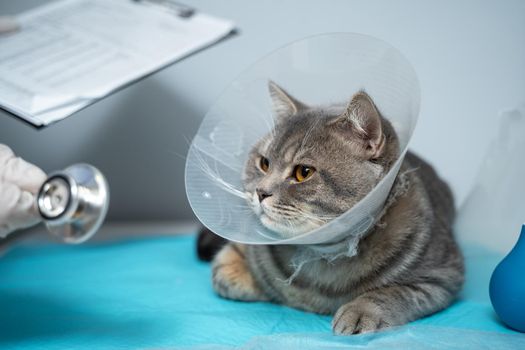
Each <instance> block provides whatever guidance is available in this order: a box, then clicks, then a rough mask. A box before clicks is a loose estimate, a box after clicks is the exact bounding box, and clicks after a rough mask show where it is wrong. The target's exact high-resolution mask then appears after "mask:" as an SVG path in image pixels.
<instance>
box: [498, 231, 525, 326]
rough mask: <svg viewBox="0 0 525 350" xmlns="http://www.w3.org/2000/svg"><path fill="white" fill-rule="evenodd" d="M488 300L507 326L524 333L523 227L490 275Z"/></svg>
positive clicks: (524, 248) (524, 250) (524, 245)
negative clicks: (509, 249) (507, 253)
mask: <svg viewBox="0 0 525 350" xmlns="http://www.w3.org/2000/svg"><path fill="white" fill-rule="evenodd" d="M490 300H491V301H492V305H493V306H494V310H496V313H497V314H498V316H499V318H500V319H501V320H502V321H503V322H504V323H505V324H506V325H507V326H509V327H510V328H513V329H515V330H517V331H520V332H525V225H523V226H522V227H521V234H520V237H519V239H518V242H517V243H516V245H515V246H514V248H513V249H512V250H511V251H510V253H509V255H507V256H506V257H505V258H504V259H503V260H502V261H501V262H500V263H499V265H498V266H497V267H496V269H495V270H494V273H493V274H492V278H491V279H490Z"/></svg>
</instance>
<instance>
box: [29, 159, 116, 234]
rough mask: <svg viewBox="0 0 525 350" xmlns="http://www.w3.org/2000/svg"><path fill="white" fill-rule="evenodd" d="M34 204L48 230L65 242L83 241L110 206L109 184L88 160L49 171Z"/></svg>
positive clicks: (93, 232)
mask: <svg viewBox="0 0 525 350" xmlns="http://www.w3.org/2000/svg"><path fill="white" fill-rule="evenodd" d="M36 205H37V208H38V211H39V213H40V215H41V216H42V219H43V220H44V224H45V226H46V227H47V230H48V231H49V232H50V233H52V234H53V235H55V236H58V237H60V238H61V239H62V240H63V241H64V242H66V243H82V242H84V241H86V240H88V239H89V238H90V237H91V236H93V235H94V234H95V232H97V230H98V229H99V228H100V226H101V225H102V222H103V221H104V218H105V216H106V213H107V210H108V206H109V187H108V183H107V181H106V179H105V177H104V175H102V173H101V172H100V171H99V170H98V169H97V168H95V167H93V166H91V165H89V164H75V165H72V166H69V167H67V168H66V169H64V170H62V171H57V172H54V173H51V174H50V175H49V176H48V178H47V180H46V181H45V182H44V184H43V185H42V186H41V187H40V190H39V192H38V195H37V198H36Z"/></svg>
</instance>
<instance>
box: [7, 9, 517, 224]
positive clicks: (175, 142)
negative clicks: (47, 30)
mask: <svg viewBox="0 0 525 350" xmlns="http://www.w3.org/2000/svg"><path fill="white" fill-rule="evenodd" d="M44 2H45V1H34V0H23V1H22V0H20V1H7V0H3V1H1V2H0V15H6V14H16V13H18V12H20V11H23V10H25V9H28V8H31V7H33V6H36V5H38V4H41V3H44ZM186 3H188V4H190V5H193V6H195V7H196V8H198V9H199V10H202V11H204V12H207V13H209V14H213V15H217V16H222V17H225V18H229V19H232V20H233V21H235V22H236V24H237V26H238V28H239V29H240V35H238V36H236V37H234V38H232V39H229V40H227V41H224V42H222V43H220V44H218V45H216V46H213V47H211V48H209V49H207V50H205V51H202V52H200V53H197V54H196V55H193V56H191V57H189V58H187V59H185V60H183V61H181V62H179V63H176V64H174V65H172V66H170V67H168V68H166V69H164V70H162V71H161V72H158V73H157V74H154V75H152V76H150V77H148V78H146V79H144V80H142V81H140V82H138V83H136V84H134V85H132V86H130V87H128V88H126V89H124V90H122V91H120V92H118V93H116V94H114V95H112V96H110V97H108V98H106V99H104V100H102V101H100V102H98V103H96V104H95V105H93V106H91V107H88V108H87V109H85V110H83V111H81V112H79V113H78V114H76V115H74V116H72V117H70V118H67V119H65V120H63V121H61V122H59V123H57V124H55V125H53V126H51V127H48V128H45V129H43V130H35V129H33V128H32V127H30V126H28V125H26V124H24V123H22V122H20V121H19V120H17V119H15V118H12V117H11V116H9V115H8V114H6V113H4V112H2V111H0V142H2V143H5V144H8V145H9V146H11V147H12V148H13V149H14V150H15V151H16V152H17V153H18V154H19V155H20V156H22V157H24V158H26V159H27V160H29V161H31V162H33V163H36V164H38V165H39V166H41V167H42V168H43V169H44V170H45V171H46V172H49V171H52V170H56V169H62V168H64V167H65V166H67V165H69V164H72V163H75V162H88V163H92V164H94V165H95V166H97V167H99V168H100V169H101V170H102V171H103V172H104V173H105V174H106V176H107V177H108V180H109V182H110V186H111V194H112V203H111V207H110V212H109V218H110V219H113V220H188V219H192V218H193V215H192V212H191V209H190V207H189V205H188V204H187V201H186V195H185V191H184V155H185V154H186V150H187V148H188V143H187V142H188V141H187V140H189V139H191V137H192V136H193V134H194V133H195V132H196V130H197V128H198V125H199V123H200V121H201V119H202V118H203V116H204V114H205V113H206V111H207V109H208V107H209V106H210V105H211V104H212V103H213V101H214V99H215V98H216V97H217V95H218V94H219V93H220V92H221V90H222V89H223V88H224V87H225V86H226V85H227V84H228V83H229V82H230V81H231V80H232V79H234V78H235V77H236V76H237V74H239V73H240V72H241V71H242V70H243V69H244V68H246V67H247V66H248V65H250V64H251V63H252V62H254V61H256V60H257V59H258V58H259V57H260V56H262V55H264V54H266V53H268V52H270V51H272V50H273V49H275V48H277V47H279V46H282V45H284V44H286V43H288V42H290V41H293V40H295V39H299V38H302V37H305V36H308V35H312V34H316V33H322V32H334V31H350V32H359V33H364V34H369V35H373V36H376V37H378V38H381V39H383V40H386V41H387V42H389V43H391V44H393V45H394V46H396V47H397V48H399V49H400V50H401V51H402V52H403V53H404V54H405V55H406V56H407V57H408V59H409V60H410V61H411V62H412V63H413V65H414V67H415V69H416V71H417V72H418V75H419V78H420V81H421V87H422V108H421V116H420V121H419V125H418V128H417V129H416V132H415V136H414V139H413V141H412V148H413V149H414V150H416V151H417V152H418V153H420V154H422V155H423V156H425V157H426V158H427V159H429V160H430V161H431V162H432V163H433V164H434V165H435V166H436V167H437V169H438V170H439V172H440V173H441V174H442V175H443V176H444V177H445V178H446V179H447V180H448V181H449V182H450V183H451V185H452V187H453V190H454V192H455V194H456V198H457V199H458V202H461V201H462V200H463V199H464V198H465V196H466V195H467V193H468V191H469V189H470V187H471V185H472V182H473V180H474V178H475V175H476V172H477V169H478V166H479V164H480V162H481V160H482V157H483V155H484V154H485V152H486V150H487V147H488V144H489V141H490V140H491V139H492V138H493V137H494V136H495V135H496V133H497V127H498V118H497V116H498V112H499V111H500V110H501V109H504V108H507V107H512V106H514V105H516V104H518V103H523V102H524V101H525V1H521V0H515V1H511V0H508V1H439V2H438V1H416V0H414V1H409V0H406V1H387V0H385V1H379V0H372V1H299V0H294V1H258V2H255V1H242V0H235V1H233V0H232V1H220V2H218V1H186ZM517 156H518V157H521V158H523V154H517Z"/></svg>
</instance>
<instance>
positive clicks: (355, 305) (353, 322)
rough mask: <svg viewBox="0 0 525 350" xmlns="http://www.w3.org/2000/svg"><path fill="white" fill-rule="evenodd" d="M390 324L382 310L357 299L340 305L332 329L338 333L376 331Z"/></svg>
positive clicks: (388, 318)
mask: <svg viewBox="0 0 525 350" xmlns="http://www.w3.org/2000/svg"><path fill="white" fill-rule="evenodd" d="M390 326H391V320H390V317H389V316H388V315H387V314H386V313H385V311H384V310H381V309H380V308H379V307H378V306H377V305H375V304H373V303H370V302H365V301H358V300H355V301H353V302H350V303H348V304H344V305H342V306H341V307H340V308H339V310H337V312H336V313H335V316H334V319H333V321H332V329H333V331H334V333H335V334H338V335H349V334H361V333H369V332H377V331H379V330H381V329H384V328H388V327H390Z"/></svg>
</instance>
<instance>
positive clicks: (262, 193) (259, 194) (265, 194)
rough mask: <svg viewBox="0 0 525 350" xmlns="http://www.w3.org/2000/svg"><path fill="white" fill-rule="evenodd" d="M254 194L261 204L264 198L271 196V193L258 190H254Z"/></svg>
mask: <svg viewBox="0 0 525 350" xmlns="http://www.w3.org/2000/svg"><path fill="white" fill-rule="evenodd" d="M255 192H256V193H257V197H259V202H262V201H263V200H264V199H265V198H268V197H270V196H271V195H272V194H271V193H268V192H266V191H265V190H261V189H260V188H258V189H256V190H255Z"/></svg>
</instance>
